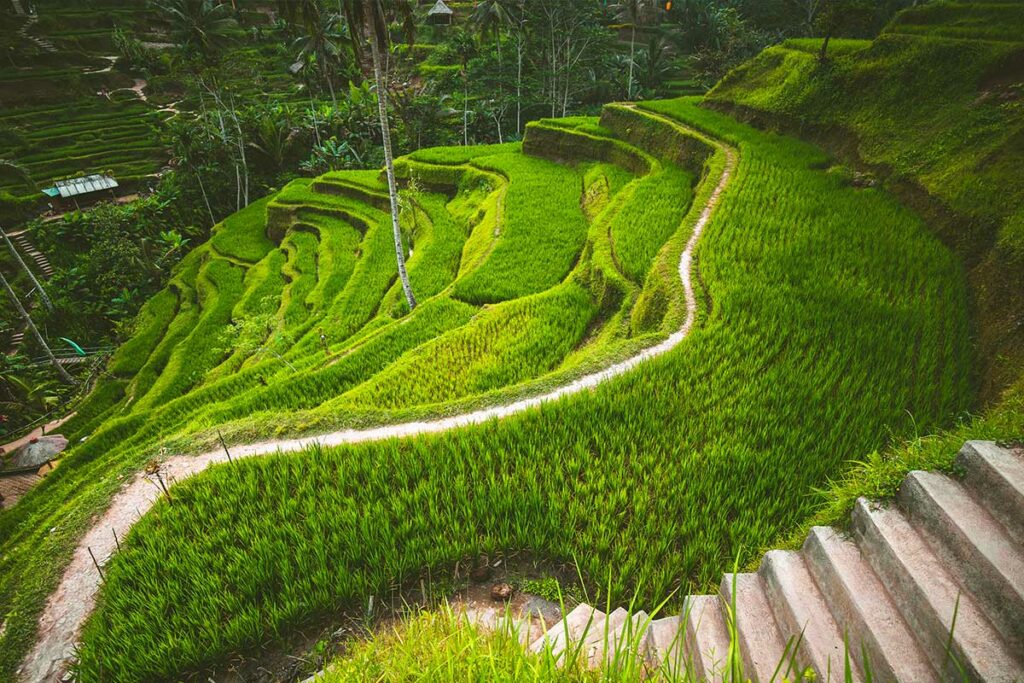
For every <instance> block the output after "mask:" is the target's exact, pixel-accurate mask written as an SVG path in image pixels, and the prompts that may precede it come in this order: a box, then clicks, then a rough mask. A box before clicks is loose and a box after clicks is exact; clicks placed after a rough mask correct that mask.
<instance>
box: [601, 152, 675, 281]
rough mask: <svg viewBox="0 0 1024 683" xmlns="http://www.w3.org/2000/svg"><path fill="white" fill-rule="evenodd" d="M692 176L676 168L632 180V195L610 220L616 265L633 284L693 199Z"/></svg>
mask: <svg viewBox="0 0 1024 683" xmlns="http://www.w3.org/2000/svg"><path fill="white" fill-rule="evenodd" d="M692 186H693V176H691V175H690V174H689V173H687V172H686V171H683V170H682V169H680V168H679V167H677V166H674V165H666V166H664V167H663V168H662V169H661V170H660V171H658V172H655V173H652V174H651V175H649V176H647V177H645V178H642V179H640V180H637V181H634V183H633V185H632V186H631V187H630V188H629V190H627V191H629V192H631V194H632V196H631V198H630V201H628V202H626V204H625V205H624V206H623V207H622V210H621V211H619V212H618V213H617V214H616V215H615V217H614V218H613V219H612V221H611V226H610V229H611V240H612V246H613V250H614V258H615V261H616V263H617V264H618V265H619V267H620V268H621V269H622V272H624V273H625V274H626V275H628V276H629V278H630V279H632V280H633V281H634V282H636V283H638V284H641V283H643V280H644V277H645V276H646V275H647V272H648V270H649V269H650V266H651V262H652V261H653V260H654V255H655V254H657V253H658V250H660V249H661V247H662V245H663V244H664V243H665V241H666V240H667V239H668V238H669V236H671V235H672V233H674V232H675V231H676V230H677V229H678V228H679V223H680V219H681V218H682V216H684V215H685V214H686V210H687V208H688V207H689V206H690V201H691V200H692V198H693V190H692Z"/></svg>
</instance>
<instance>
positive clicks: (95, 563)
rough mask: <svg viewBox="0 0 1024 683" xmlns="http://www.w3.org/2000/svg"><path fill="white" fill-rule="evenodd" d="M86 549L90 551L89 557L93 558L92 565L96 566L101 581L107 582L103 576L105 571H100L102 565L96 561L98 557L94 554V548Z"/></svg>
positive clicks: (87, 547)
mask: <svg viewBox="0 0 1024 683" xmlns="http://www.w3.org/2000/svg"><path fill="white" fill-rule="evenodd" d="M86 549H87V550H88V551H89V557H91V558H92V563H93V565H95V567H96V571H97V572H99V574H100V581H106V580H107V577H105V576H103V570H102V569H100V563H99V562H97V561H96V556H95V555H93V554H92V548H90V547H89V546H86Z"/></svg>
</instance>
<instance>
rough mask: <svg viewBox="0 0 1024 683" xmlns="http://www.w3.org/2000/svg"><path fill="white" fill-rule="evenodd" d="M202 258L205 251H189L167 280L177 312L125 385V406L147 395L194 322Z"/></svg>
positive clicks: (197, 309)
mask: <svg viewBox="0 0 1024 683" xmlns="http://www.w3.org/2000/svg"><path fill="white" fill-rule="evenodd" d="M203 258H205V250H202V249H196V250H194V251H192V252H190V253H189V254H188V255H187V256H186V257H185V258H184V259H183V260H182V261H181V263H179V264H178V271H177V273H175V276H174V277H173V278H171V282H170V284H169V285H168V288H169V289H171V290H172V291H173V292H174V293H175V295H176V298H177V302H178V308H177V313H176V314H175V316H174V319H173V320H171V322H170V323H169V324H168V326H167V331H166V332H165V333H164V335H163V337H162V338H161V339H160V342H159V343H158V344H157V346H156V348H155V349H154V350H153V352H152V353H151V354H150V355H149V357H148V358H147V359H146V362H145V363H144V364H143V366H142V368H141V369H140V370H139V371H138V373H137V374H136V375H135V376H134V377H133V378H132V380H131V382H130V383H129V384H128V388H127V390H126V392H125V393H126V394H127V396H128V403H129V404H130V403H132V402H133V401H134V400H135V399H136V398H142V397H143V396H145V395H146V394H147V393H148V392H149V390H150V389H151V388H152V386H153V384H154V383H155V382H156V381H157V380H158V379H159V377H160V374H161V373H162V372H163V370H164V366H165V365H166V364H167V360H168V358H169V357H170V355H171V353H172V352H173V351H174V349H175V347H176V346H177V344H178V343H179V342H180V341H182V340H183V339H184V338H185V337H186V335H188V333H189V332H190V331H191V329H192V326H193V325H194V324H195V321H196V320H197V319H198V318H199V313H200V311H199V307H198V305H197V301H196V294H195V283H196V278H197V277H198V275H199V268H200V265H201V264H202V259H203ZM126 407H127V406H126Z"/></svg>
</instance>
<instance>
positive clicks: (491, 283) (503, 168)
mask: <svg viewBox="0 0 1024 683" xmlns="http://www.w3.org/2000/svg"><path fill="white" fill-rule="evenodd" d="M475 163H476V164H477V165H478V166H480V167H482V168H484V169H485V170H490V171H494V172H498V173H500V174H502V175H504V176H505V177H507V178H508V189H507V191H506V193H505V199H504V206H503V209H504V210H503V211H502V223H501V225H500V233H499V235H498V239H497V241H496V242H495V244H494V247H493V249H492V250H491V251H490V253H489V254H487V255H486V256H485V257H484V259H483V261H482V262H481V264H480V265H479V266H478V267H477V268H475V269H474V270H473V271H471V272H469V273H467V274H466V275H465V276H463V277H460V278H459V280H458V281H457V282H456V283H455V289H454V292H453V295H454V296H456V297H457V298H460V299H462V300H464V301H467V302H469V303H476V304H483V303H495V302H498V301H504V300H507V299H513V298H516V297H520V296H525V295H527V294H533V293H535V292H542V291H544V290H545V289H548V288H550V287H552V286H553V285H555V284H556V283H558V282H560V281H561V280H562V279H563V278H564V277H565V276H566V275H568V274H569V271H570V270H571V269H572V267H573V266H574V265H575V262H576V259H577V257H578V255H579V252H580V249H582V247H583V242H584V240H585V238H586V231H587V229H586V218H585V217H584V216H583V212H582V211H581V209H580V206H579V203H580V178H579V176H578V175H577V174H576V173H574V172H573V171H572V170H571V169H567V168H565V167H563V166H559V165H557V164H554V163H552V162H549V161H544V160H541V159H535V158H532V157H528V156H524V155H517V154H503V155H497V156H490V157H483V158H478V159H477V160H476V161H475Z"/></svg>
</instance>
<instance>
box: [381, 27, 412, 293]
mask: <svg viewBox="0 0 1024 683" xmlns="http://www.w3.org/2000/svg"><path fill="white" fill-rule="evenodd" d="M370 53H371V54H372V56H373V77H374V80H375V81H376V82H377V113H378V115H379V116H380V133H381V138H383V142H384V168H385V171H386V172H387V176H388V198H389V199H390V200H391V231H392V235H393V236H394V240H395V261H397V263H398V279H399V280H401V282H402V291H403V292H405V301H406V303H408V304H409V310H410V311H411V310H413V309H414V308H416V297H415V296H414V295H413V293H412V285H410V284H409V274H408V273H407V272H406V271H405V249H404V248H403V246H402V230H401V228H400V227H399V225H398V187H397V185H396V183H395V160H394V158H393V157H392V153H391V128H390V126H388V105H387V89H386V88H385V87H384V72H383V70H382V69H381V66H380V48H379V46H378V45H377V37H376V36H375V35H373V33H372V32H371V34H370Z"/></svg>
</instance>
